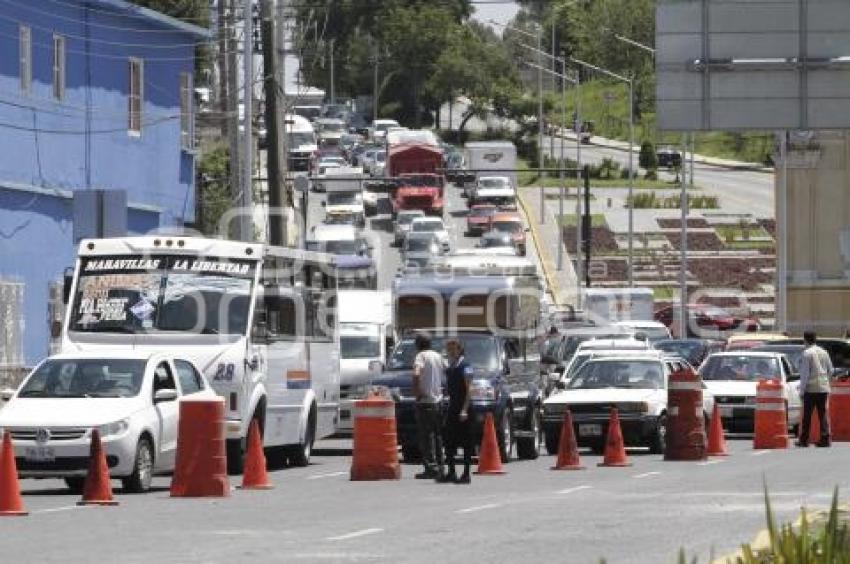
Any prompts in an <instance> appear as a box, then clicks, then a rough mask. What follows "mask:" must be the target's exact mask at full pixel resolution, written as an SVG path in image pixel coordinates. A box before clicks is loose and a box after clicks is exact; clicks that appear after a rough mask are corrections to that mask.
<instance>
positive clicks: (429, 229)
mask: <svg viewBox="0 0 850 564" xmlns="http://www.w3.org/2000/svg"><path fill="white" fill-rule="evenodd" d="M412 229H413V231H416V232H421V233H433V232H435V231H442V230H443V229H444V228H443V222H442V221H417V222H416V223H414V224H413V227H412Z"/></svg>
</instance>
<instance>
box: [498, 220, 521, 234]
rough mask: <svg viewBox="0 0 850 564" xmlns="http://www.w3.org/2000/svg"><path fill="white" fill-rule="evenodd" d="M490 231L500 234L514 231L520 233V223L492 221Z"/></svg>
mask: <svg viewBox="0 0 850 564" xmlns="http://www.w3.org/2000/svg"><path fill="white" fill-rule="evenodd" d="M492 229H493V231H499V232H501V233H514V232H515V231H522V222H520V221H513V220H509V221H494V222H493V224H492Z"/></svg>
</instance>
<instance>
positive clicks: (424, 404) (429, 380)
mask: <svg viewBox="0 0 850 564" xmlns="http://www.w3.org/2000/svg"><path fill="white" fill-rule="evenodd" d="M415 343H416V350H417V351H419V352H418V353H416V358H414V360H413V392H414V394H415V396H416V428H417V431H418V434H419V451H420V453H421V454H422V466H423V467H424V470H423V471H422V472H420V473H419V474H416V479H419V480H423V479H434V478H440V477H442V471H443V445H442V442H443V441H442V413H441V410H440V402H441V401H442V395H443V382H442V380H443V373H444V371H445V368H446V364H445V362H444V361H443V357H442V356H441V355H440V353H438V352H437V351H435V350H433V349H432V348H431V338H430V337H429V336H428V335H426V334H424V333H420V334H419V335H417V336H416V341H415Z"/></svg>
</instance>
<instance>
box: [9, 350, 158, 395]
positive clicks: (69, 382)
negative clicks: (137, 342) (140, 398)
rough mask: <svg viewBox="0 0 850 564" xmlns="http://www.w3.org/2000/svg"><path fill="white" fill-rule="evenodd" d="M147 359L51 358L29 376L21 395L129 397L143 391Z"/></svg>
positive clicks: (19, 393)
mask: <svg viewBox="0 0 850 564" xmlns="http://www.w3.org/2000/svg"><path fill="white" fill-rule="evenodd" d="M144 375H145V361H144V360H135V359H99V358H91V359H88V358H87V359H76V358H75V359H48V360H46V361H44V362H43V363H41V365H39V367H38V368H36V370H35V371H34V372H33V373H32V374H31V375H30V377H29V378H27V381H26V382H25V383H24V385H23V387H22V388H21V391H20V392H18V397H20V398H83V397H86V398H129V397H134V396H137V395H139V391H140V390H141V389H142V379H143V378H144Z"/></svg>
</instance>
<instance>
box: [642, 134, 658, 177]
mask: <svg viewBox="0 0 850 564" xmlns="http://www.w3.org/2000/svg"><path fill="white" fill-rule="evenodd" d="M638 166H640V167H641V168H645V169H647V170H652V169H655V168H658V155H656V154H655V145H653V144H652V141H650V140H648V139H647V140H645V141H644V142H643V143H641V144H640V154H639V156H638Z"/></svg>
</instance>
